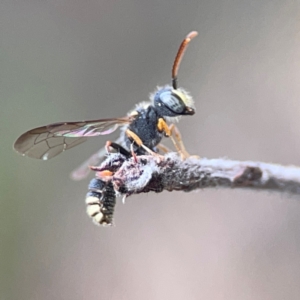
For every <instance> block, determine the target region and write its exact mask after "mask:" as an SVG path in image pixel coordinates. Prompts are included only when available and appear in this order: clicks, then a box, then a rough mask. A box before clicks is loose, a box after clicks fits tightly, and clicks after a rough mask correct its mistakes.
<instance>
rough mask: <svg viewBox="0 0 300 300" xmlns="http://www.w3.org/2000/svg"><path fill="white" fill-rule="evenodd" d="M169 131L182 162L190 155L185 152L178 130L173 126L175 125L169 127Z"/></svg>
mask: <svg viewBox="0 0 300 300" xmlns="http://www.w3.org/2000/svg"><path fill="white" fill-rule="evenodd" d="M169 129H170V131H171V136H170V138H171V140H172V142H173V144H174V146H175V148H176V149H177V151H178V152H179V153H180V156H181V158H182V159H183V160H184V159H187V158H188V157H190V156H191V155H190V154H189V153H188V152H187V151H186V149H185V146H184V144H183V141H182V138H181V134H180V132H179V129H178V128H177V127H176V126H175V124H172V125H170V127H169Z"/></svg>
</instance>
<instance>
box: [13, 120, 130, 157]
mask: <svg viewBox="0 0 300 300" xmlns="http://www.w3.org/2000/svg"><path fill="white" fill-rule="evenodd" d="M132 120H133V117H124V118H118V119H116V118H115V119H103V120H91V121H82V122H64V123H54V124H50V125H46V126H42V127H38V128H35V129H32V130H29V131H27V132H25V133H23V134H22V135H21V136H20V137H19V138H18V139H17V140H16V142H15V144H14V149H15V150H16V151H17V152H19V153H20V154H22V155H26V156H29V157H32V158H37V159H43V160H48V159H50V158H52V157H54V156H56V155H58V154H60V153H61V152H63V151H65V150H68V149H70V148H73V147H75V146H77V145H79V144H81V143H83V142H85V141H86V139H87V137H91V136H99V135H105V134H110V133H112V132H113V131H115V130H116V129H117V128H118V127H119V126H122V125H125V124H129V123H131V122H132Z"/></svg>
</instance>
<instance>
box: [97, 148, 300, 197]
mask: <svg viewBox="0 0 300 300" xmlns="http://www.w3.org/2000/svg"><path fill="white" fill-rule="evenodd" d="M103 170H110V171H111V172H112V175H111V176H108V177H105V178H103V176H102V175H101V174H103V172H101V171H103ZM97 171H98V173H97V176H102V177H101V179H102V180H105V181H110V182H112V184H113V186H114V189H115V191H116V192H118V193H120V194H124V195H126V196H129V195H132V194H140V193H147V192H151V191H154V192H157V193H158V192H162V191H164V190H167V191H184V192H189V191H193V190H196V189H203V188H214V187H218V188H222V187H227V188H247V189H252V190H269V191H279V192H287V193H291V194H300V168H298V167H293V166H289V167H285V166H280V165H276V164H269V163H262V162H251V161H244V162H243V161H234V160H229V159H225V158H219V159H206V158H196V157H189V158H187V159H186V160H182V159H181V158H180V156H179V155H178V154H177V153H169V154H166V155H165V156H152V155H141V156H137V157H136V159H134V158H130V159H128V158H127V159H126V158H125V157H124V156H123V155H122V154H119V153H111V154H109V155H108V157H107V159H106V160H105V161H104V162H103V163H102V164H101V166H100V167H98V168H97Z"/></svg>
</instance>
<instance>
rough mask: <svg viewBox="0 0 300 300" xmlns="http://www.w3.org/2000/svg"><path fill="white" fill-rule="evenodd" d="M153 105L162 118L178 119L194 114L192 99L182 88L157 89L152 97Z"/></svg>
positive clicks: (167, 87)
mask: <svg viewBox="0 0 300 300" xmlns="http://www.w3.org/2000/svg"><path fill="white" fill-rule="evenodd" d="M152 99H153V104H154V107H155V108H156V110H157V112H158V113H159V114H160V115H161V116H163V117H179V116H184V115H193V114H194V113H195V109H194V103H193V99H192V97H191V96H190V95H189V93H188V92H186V91H185V90H184V89H182V88H178V89H173V88H172V87H171V86H166V87H163V88H159V89H158V90H157V91H156V92H155V93H154V95H153V97H152Z"/></svg>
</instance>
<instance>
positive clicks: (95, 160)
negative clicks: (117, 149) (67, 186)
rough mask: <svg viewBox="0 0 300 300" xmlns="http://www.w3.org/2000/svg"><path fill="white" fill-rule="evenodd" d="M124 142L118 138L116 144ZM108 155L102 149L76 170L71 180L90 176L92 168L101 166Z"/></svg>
mask: <svg viewBox="0 0 300 300" xmlns="http://www.w3.org/2000/svg"><path fill="white" fill-rule="evenodd" d="M121 142H122V138H118V139H117V140H116V141H115V143H117V144H120V143H121ZM105 154H106V150H105V148H102V149H100V150H99V151H97V152H96V153H95V154H93V155H92V156H91V157H90V158H89V159H87V160H86V161H85V162H83V163H82V164H81V165H80V166H79V167H78V168H76V169H75V170H74V171H73V172H72V173H71V178H72V179H73V180H82V179H84V178H86V177H87V176H88V174H89V173H90V166H97V165H99V164H100V162H101V160H102V159H103V158H104V156H105Z"/></svg>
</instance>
